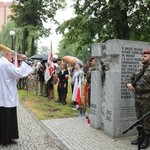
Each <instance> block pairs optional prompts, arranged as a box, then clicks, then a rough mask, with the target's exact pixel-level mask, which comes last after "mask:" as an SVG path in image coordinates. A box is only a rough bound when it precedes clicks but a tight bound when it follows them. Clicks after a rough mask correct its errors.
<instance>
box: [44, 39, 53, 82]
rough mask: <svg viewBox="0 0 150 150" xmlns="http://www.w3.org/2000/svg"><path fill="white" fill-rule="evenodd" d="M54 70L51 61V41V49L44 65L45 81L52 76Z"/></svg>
mask: <svg viewBox="0 0 150 150" xmlns="http://www.w3.org/2000/svg"><path fill="white" fill-rule="evenodd" d="M53 72H54V62H53V51H52V42H51V49H50V52H49V53H48V60H47V65H46V71H45V81H46V83H47V81H48V80H49V79H50V78H51V77H52V74H53Z"/></svg>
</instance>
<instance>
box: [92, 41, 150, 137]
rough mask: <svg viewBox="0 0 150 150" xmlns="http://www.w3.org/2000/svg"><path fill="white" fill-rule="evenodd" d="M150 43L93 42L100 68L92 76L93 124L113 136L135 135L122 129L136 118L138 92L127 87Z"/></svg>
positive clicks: (93, 53)
mask: <svg viewBox="0 0 150 150" xmlns="http://www.w3.org/2000/svg"><path fill="white" fill-rule="evenodd" d="M148 48H150V43H148V42H139V41H128V40H118V39H114V40H108V41H107V42H106V43H104V44H101V43H96V44H93V45H92V54H91V55H92V56H96V57H97V70H95V71H93V72H92V77H91V81H92V84H91V108H90V111H91V112H90V118H91V127H93V128H95V129H99V128H101V129H103V130H104V133H105V134H106V135H108V136H109V137H111V138H115V137H122V136H127V135H133V134H135V133H136V130H135V129H134V130H130V132H128V133H127V134H126V135H123V134H122V132H123V131H124V130H125V129H127V128H128V127H129V126H130V125H132V124H133V123H134V122H135V121H136V116H135V108H134V93H133V92H130V91H128V89H127V88H126V83H127V80H128V79H129V77H130V75H131V74H132V72H133V71H134V69H136V68H137V67H138V66H139V65H140V57H141V52H142V51H143V50H144V49H148Z"/></svg>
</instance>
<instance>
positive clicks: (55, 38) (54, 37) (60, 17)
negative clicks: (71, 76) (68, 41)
mask: <svg viewBox="0 0 150 150" xmlns="http://www.w3.org/2000/svg"><path fill="white" fill-rule="evenodd" d="M12 1H13V0H0V2H12ZM66 3H67V7H66V9H65V10H63V11H62V10H58V11H57V13H56V16H55V19H56V20H57V21H58V22H60V23H62V22H63V21H65V20H68V19H70V18H72V17H73V16H74V14H73V8H72V7H71V5H72V4H73V0H66ZM44 26H45V27H49V26H50V27H51V29H52V34H51V35H50V36H49V37H47V38H40V40H39V41H38V47H39V48H40V47H41V46H47V47H49V48H50V47H51V46H50V43H51V41H52V45H53V46H52V47H53V52H54V53H57V52H58V51H57V49H58V44H59V42H60V40H61V38H62V36H61V35H60V34H56V33H55V29H56V25H52V24H50V23H49V22H48V23H44Z"/></svg>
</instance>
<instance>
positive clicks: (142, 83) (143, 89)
mask: <svg viewBox="0 0 150 150" xmlns="http://www.w3.org/2000/svg"><path fill="white" fill-rule="evenodd" d="M142 68H143V66H140V67H139V68H138V69H136V70H135V72H134V73H133V74H132V75H131V78H130V80H129V81H128V83H133V82H134V80H135V79H136V78H137V77H138V76H139V73H140V72H141V70H142ZM134 88H135V92H136V93H137V94H142V95H143V94H144V95H145V96H146V97H147V96H148V97H150V65H149V66H148V67H147V68H145V71H144V74H143V75H142V76H141V78H140V79H139V80H138V81H137V82H136V83H135V85H134ZM145 96H144V97H145Z"/></svg>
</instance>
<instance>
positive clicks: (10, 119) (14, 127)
mask: <svg viewBox="0 0 150 150" xmlns="http://www.w3.org/2000/svg"><path fill="white" fill-rule="evenodd" d="M18 138H19V135H18V122H17V108H16V107H11V108H6V107H0V140H9V139H18Z"/></svg>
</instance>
